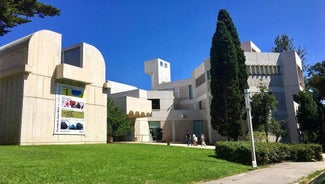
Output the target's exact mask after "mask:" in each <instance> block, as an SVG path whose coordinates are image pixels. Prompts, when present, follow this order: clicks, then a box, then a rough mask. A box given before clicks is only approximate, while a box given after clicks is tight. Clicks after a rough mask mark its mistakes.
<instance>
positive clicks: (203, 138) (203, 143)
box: [201, 132, 206, 146]
mask: <svg viewBox="0 0 325 184" xmlns="http://www.w3.org/2000/svg"><path fill="white" fill-rule="evenodd" d="M201 145H202V146H206V144H205V136H204V133H203V132H202V133H201Z"/></svg>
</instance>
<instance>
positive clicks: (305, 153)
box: [215, 142, 323, 165]
mask: <svg viewBox="0 0 325 184" xmlns="http://www.w3.org/2000/svg"><path fill="white" fill-rule="evenodd" d="M215 146H216V147H215V154H216V157H217V158H220V159H224V160H228V161H231V162H236V163H241V164H245V165H251V163H252V157H251V146H250V143H249V142H216V145H215ZM255 154H256V161H257V163H258V164H259V165H265V164H272V163H279V162H284V161H294V162H308V161H314V160H317V161H320V160H322V159H323V158H322V146H321V145H318V144H292V145H290V144H282V143H269V142H256V143H255Z"/></svg>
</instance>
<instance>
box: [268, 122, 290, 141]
mask: <svg viewBox="0 0 325 184" xmlns="http://www.w3.org/2000/svg"><path fill="white" fill-rule="evenodd" d="M269 132H270V133H272V134H273V135H275V142H278V141H279V138H280V137H284V136H286V134H287V130H286V127H285V121H284V120H281V121H277V120H276V119H274V118H271V119H270V121H269Z"/></svg>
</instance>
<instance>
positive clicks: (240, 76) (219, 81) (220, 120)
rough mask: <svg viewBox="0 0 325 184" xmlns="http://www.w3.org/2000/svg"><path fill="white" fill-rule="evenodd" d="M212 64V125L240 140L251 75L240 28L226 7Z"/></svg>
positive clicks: (218, 27)
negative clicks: (239, 36) (240, 38)
mask: <svg viewBox="0 0 325 184" xmlns="http://www.w3.org/2000/svg"><path fill="white" fill-rule="evenodd" d="M210 63H211V83H210V86H211V95H212V100H211V112H210V115H211V126H212V128H214V129H216V130H217V131H218V132H219V133H220V134H221V135H222V136H226V137H227V139H228V140H230V139H231V138H232V139H234V140H237V139H238V137H239V136H240V135H241V133H242V122H243V121H242V117H243V113H242V112H243V108H244V105H245V98H244V94H243V93H244V89H245V88H246V87H247V86H248V85H247V77H248V74H247V70H246V66H245V56H244V53H243V51H242V50H241V48H240V41H239V38H238V34H237V31H236V29H235V27H234V25H233V23H232V20H231V18H230V16H229V14H228V13H227V11H226V10H220V11H219V15H218V22H217V28H216V32H215V34H214V36H213V38H212V46H211V50H210Z"/></svg>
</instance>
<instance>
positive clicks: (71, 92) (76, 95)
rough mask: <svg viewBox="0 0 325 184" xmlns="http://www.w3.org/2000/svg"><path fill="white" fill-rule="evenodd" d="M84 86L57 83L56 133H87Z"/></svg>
mask: <svg viewBox="0 0 325 184" xmlns="http://www.w3.org/2000/svg"><path fill="white" fill-rule="evenodd" d="M83 97H84V88H80V87H75V86H70V85H65V84H57V94H56V115H55V130H54V131H55V132H54V133H55V134H85V100H84V98H83Z"/></svg>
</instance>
